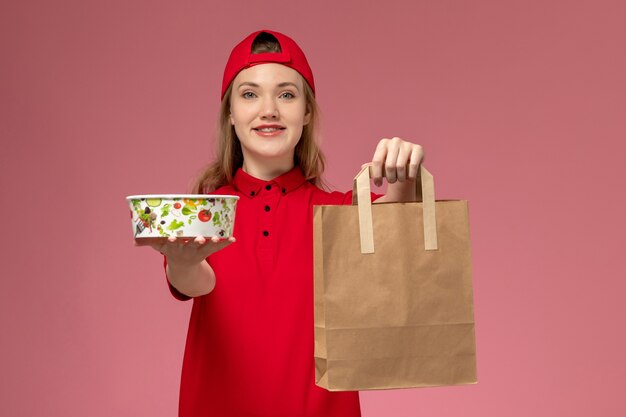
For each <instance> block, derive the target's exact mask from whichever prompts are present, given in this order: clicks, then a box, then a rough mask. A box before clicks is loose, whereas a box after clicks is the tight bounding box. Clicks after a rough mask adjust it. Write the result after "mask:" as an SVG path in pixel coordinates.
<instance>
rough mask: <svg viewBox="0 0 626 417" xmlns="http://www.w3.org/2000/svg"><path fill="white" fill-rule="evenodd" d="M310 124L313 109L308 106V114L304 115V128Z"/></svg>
mask: <svg viewBox="0 0 626 417" xmlns="http://www.w3.org/2000/svg"><path fill="white" fill-rule="evenodd" d="M309 123H311V108H310V107H309V106H308V105H307V106H306V113H304V123H303V124H304V126H306V125H308V124H309Z"/></svg>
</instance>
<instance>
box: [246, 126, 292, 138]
mask: <svg viewBox="0 0 626 417" xmlns="http://www.w3.org/2000/svg"><path fill="white" fill-rule="evenodd" d="M252 130H254V131H255V132H256V134H257V135H259V136H263V137H272V136H278V135H280V134H281V133H282V132H283V130H285V128H284V127H280V128H274V127H272V128H256V129H252Z"/></svg>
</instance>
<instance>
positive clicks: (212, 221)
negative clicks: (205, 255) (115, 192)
mask: <svg viewBox="0 0 626 417" xmlns="http://www.w3.org/2000/svg"><path fill="white" fill-rule="evenodd" d="M126 200H127V201H128V206H129V207H130V217H131V222H132V230H133V236H134V237H135V239H143V238H167V237H169V236H176V237H181V238H185V237H189V238H192V237H196V236H204V237H211V236H218V237H220V238H228V237H230V236H232V234H233V227H234V225H235V209H236V207H237V200H239V197H237V196H232V195H204V194H163V195H158V194H151V195H132V196H128V197H126Z"/></svg>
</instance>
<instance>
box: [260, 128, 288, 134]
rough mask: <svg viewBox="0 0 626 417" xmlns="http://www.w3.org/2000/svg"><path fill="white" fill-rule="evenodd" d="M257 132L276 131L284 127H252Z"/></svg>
mask: <svg viewBox="0 0 626 417" xmlns="http://www.w3.org/2000/svg"><path fill="white" fill-rule="evenodd" d="M254 130H256V131H257V132H264V133H270V132H276V131H278V130H285V128H284V127H263V128H260V129H259V128H256V129H254Z"/></svg>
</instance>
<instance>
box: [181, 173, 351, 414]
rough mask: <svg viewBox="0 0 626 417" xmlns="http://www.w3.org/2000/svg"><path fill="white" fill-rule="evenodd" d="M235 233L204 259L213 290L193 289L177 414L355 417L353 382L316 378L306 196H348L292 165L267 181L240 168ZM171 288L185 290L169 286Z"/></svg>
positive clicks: (317, 199) (335, 200)
mask: <svg viewBox="0 0 626 417" xmlns="http://www.w3.org/2000/svg"><path fill="white" fill-rule="evenodd" d="M213 194H227V195H237V196H239V197H240V199H239V201H238V203H237V211H236V215H235V230H234V236H235V237H236V238H237V242H235V243H233V244H231V245H229V246H228V247H226V248H225V249H222V250H221V251H219V252H217V253H215V254H213V255H211V256H210V257H209V258H208V259H207V260H208V262H209V264H210V265H211V267H212V268H213V270H214V271H215V275H216V286H215V289H214V290H213V291H212V292H211V293H209V294H207V295H205V296H202V297H197V298H194V300H193V309H192V312H191V319H190V323H189V332H188V335H187V345H186V348H185V357H184V361H183V371H182V379H181V392H180V407H179V408H180V416H181V417H203V416H218V417H228V416H234V417H248V416H258V417H305V416H307V417H308V416H310V417H322V416H323V417H334V416H336V417H357V416H360V415H361V412H360V407H359V394H358V391H354V392H329V391H327V390H325V389H323V388H320V387H318V386H317V385H315V368H314V361H313V343H314V342H313V205H321V204H336V205H339V204H350V203H351V200H352V192H348V193H340V192H331V193H329V192H326V191H323V190H321V189H319V188H318V187H316V186H314V185H312V184H311V183H310V182H308V181H306V180H305V178H304V176H303V175H302V172H301V170H300V169H299V168H298V167H296V168H294V169H292V170H291V171H289V172H287V173H285V174H284V175H281V176H280V177H277V178H275V179H273V180H271V181H263V180H260V179H257V178H254V177H252V176H250V175H249V174H247V173H245V172H244V171H243V170H241V169H239V171H237V173H236V175H235V178H234V181H233V184H231V185H226V186H224V187H221V188H219V189H217V190H215V192H214V193H213ZM170 289H171V290H172V294H174V296H176V297H177V298H179V299H182V300H184V299H188V297H186V296H184V295H182V294H180V293H179V292H178V291H176V289H175V288H173V287H171V286H170Z"/></svg>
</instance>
